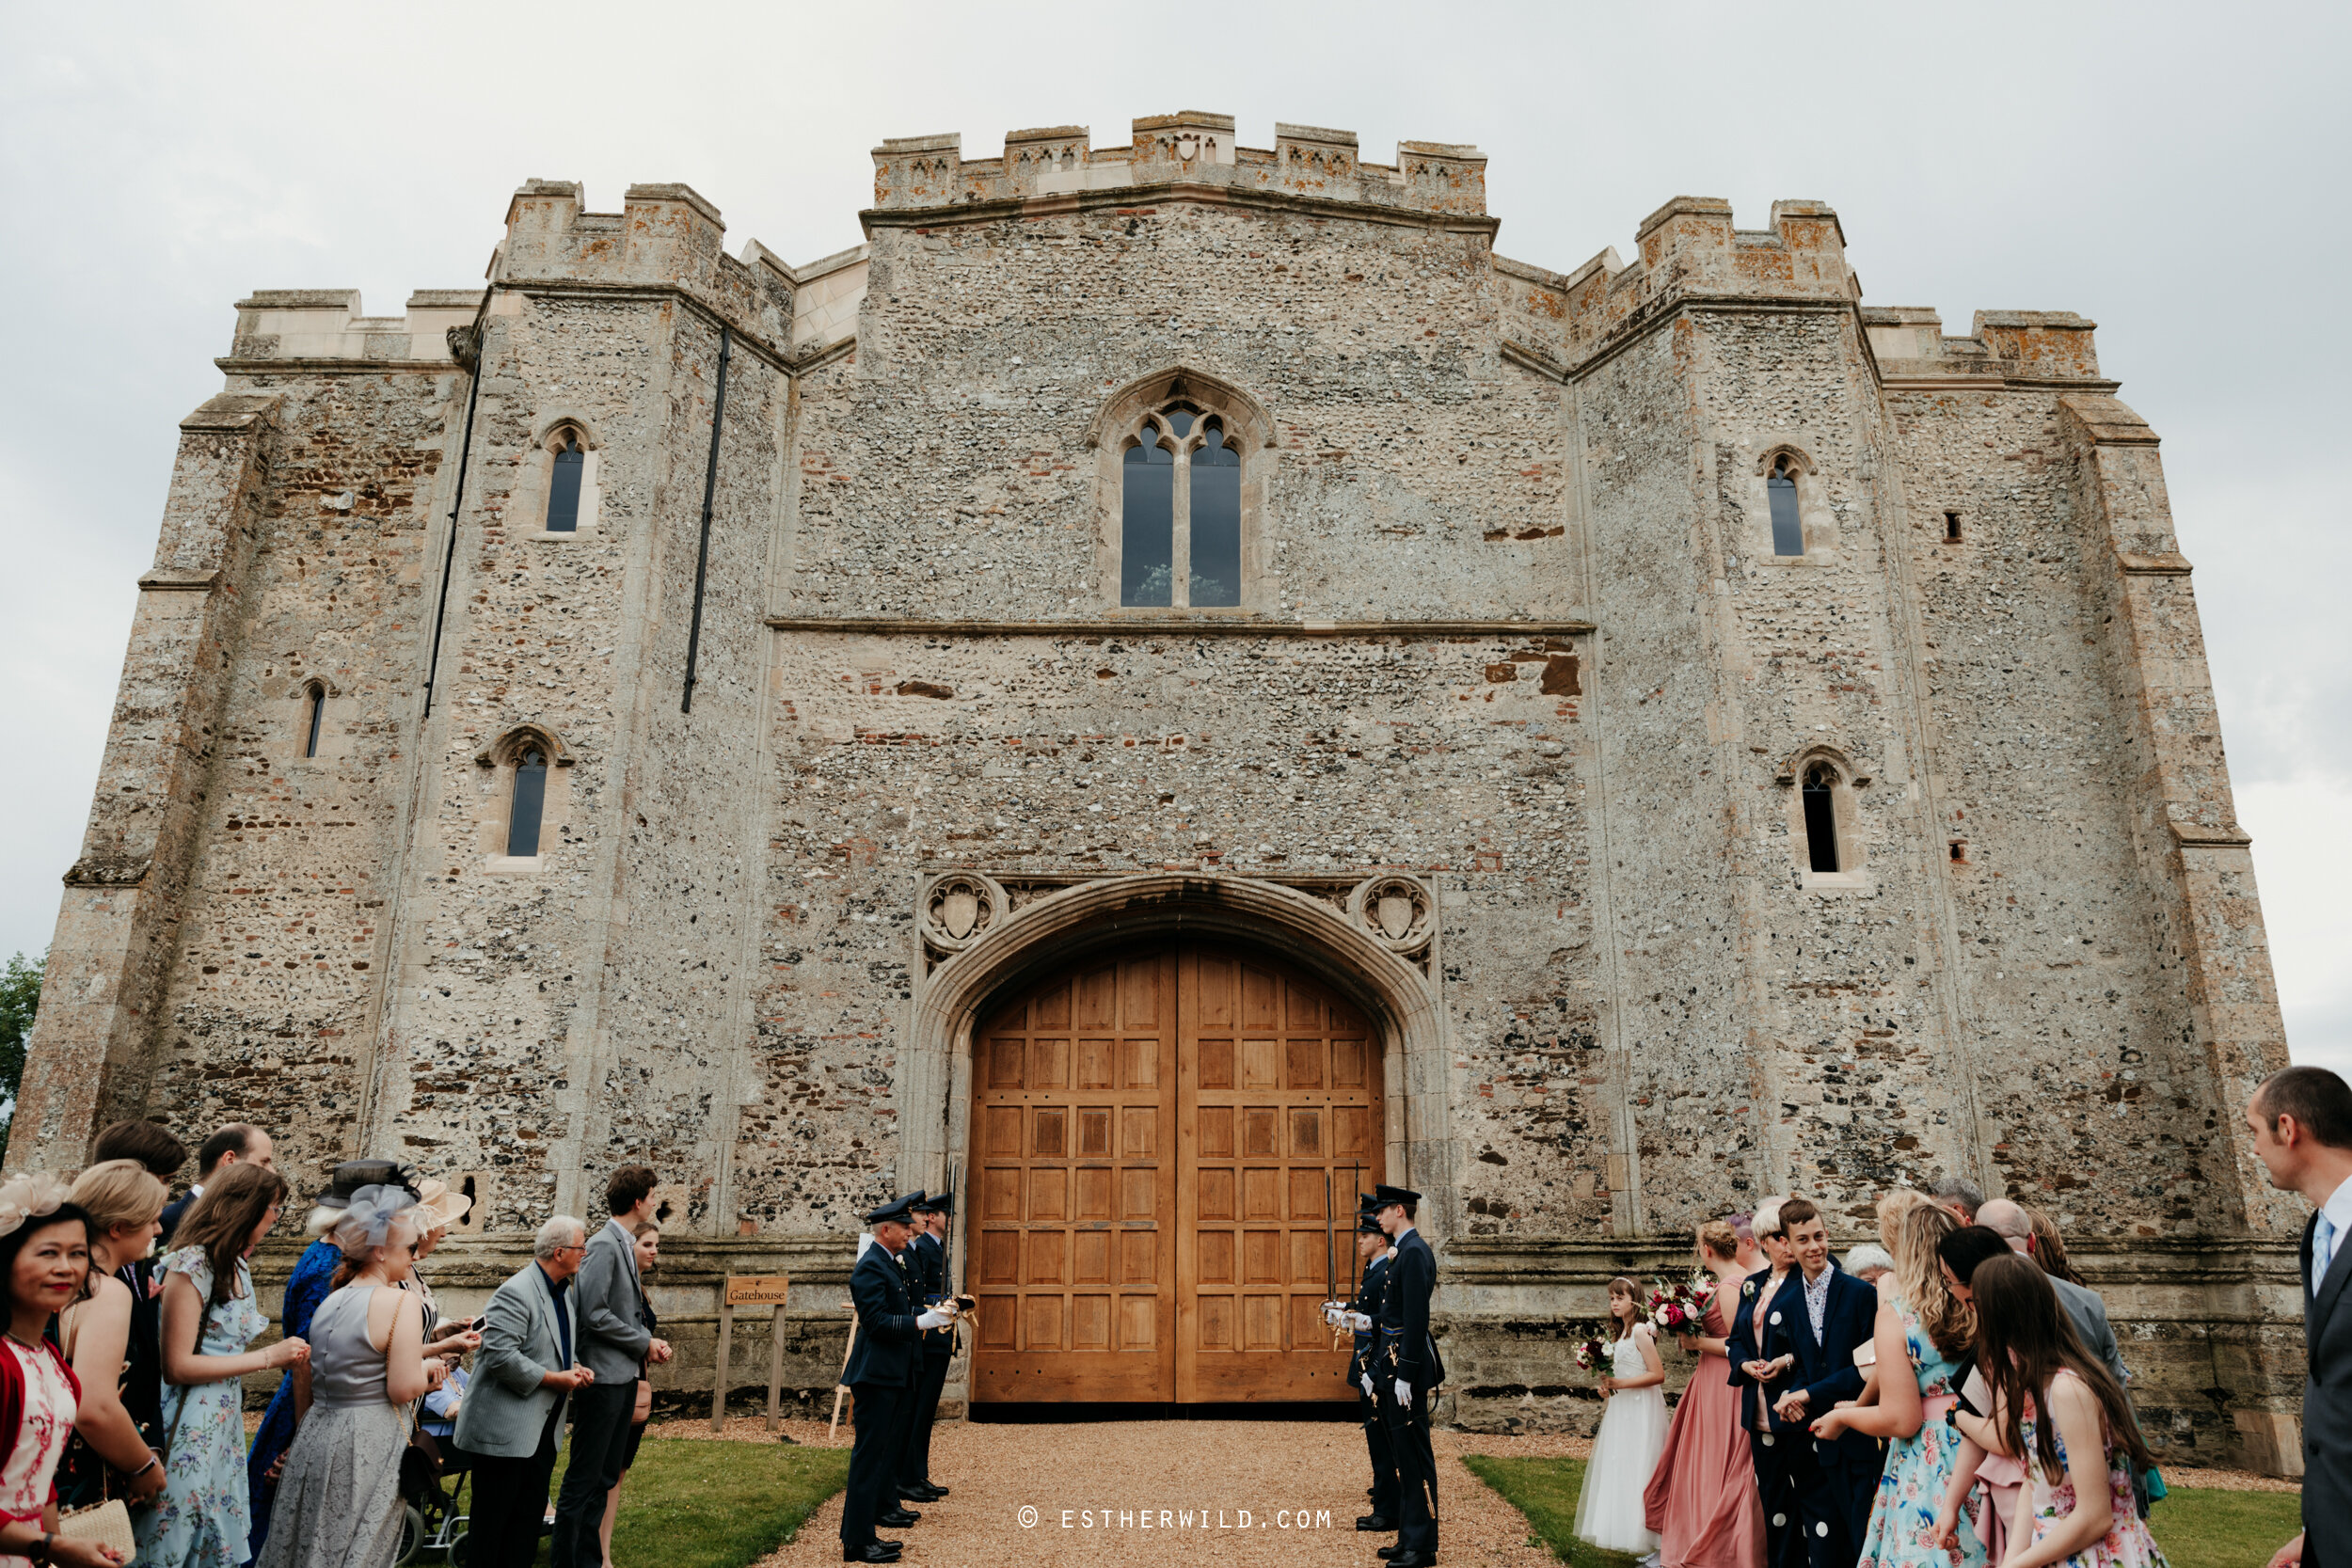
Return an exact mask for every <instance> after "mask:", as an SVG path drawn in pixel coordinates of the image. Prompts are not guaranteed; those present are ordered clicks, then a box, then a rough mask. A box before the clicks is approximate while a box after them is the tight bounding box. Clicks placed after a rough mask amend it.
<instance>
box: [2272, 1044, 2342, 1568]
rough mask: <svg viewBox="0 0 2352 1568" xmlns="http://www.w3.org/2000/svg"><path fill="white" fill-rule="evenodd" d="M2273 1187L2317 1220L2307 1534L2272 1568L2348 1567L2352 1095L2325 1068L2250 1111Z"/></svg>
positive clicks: (2308, 1320)
mask: <svg viewBox="0 0 2352 1568" xmlns="http://www.w3.org/2000/svg"><path fill="white" fill-rule="evenodd" d="M2246 1125H2247V1127H2248V1129H2249V1131H2251V1132H2252V1133H2253V1134H2254V1154H2255V1157H2256V1158H2258V1159H2260V1160H2261V1161H2262V1163H2263V1165H2264V1168H2265V1169H2266V1170H2268V1171H2269V1173H2270V1184H2271V1185H2272V1186H2274V1187H2280V1188H2283V1189H2284V1190H2286V1191H2287V1192H2291V1193H2300V1194H2302V1195H2303V1197H2304V1200H2305V1201H2306V1202H2308V1203H2310V1204H2311V1206H2312V1209H2313V1210H2314V1211H2316V1212H2314V1213H2313V1214H2312V1217H2311V1221H2310V1223H2309V1224H2307V1225H2305V1226H2304V1227H2303V1244H2302V1248H2301V1259H2302V1265H2303V1267H2302V1274H2303V1349H2304V1354H2305V1356H2306V1358H2307V1363H2308V1364H2307V1366H2306V1368H2305V1370H2304V1381H2303V1532H2302V1533H2301V1534H2300V1535H2297V1536H2296V1538H2295V1539H2294V1540H2292V1541H2290V1542H2288V1543H2287V1544H2285V1545H2283V1546H2281V1547H2280V1548H2279V1550H2278V1552H2277V1554H2276V1555H2274V1556H2273V1557H2272V1558H2271V1560H2270V1568H2290V1565H2291V1564H2295V1563H2301V1564H2302V1565H2303V1568H2321V1565H2322V1564H2326V1565H2327V1568H2334V1565H2335V1564H2338V1563H2352V1534H2348V1533H2347V1532H2352V1307H2347V1306H2346V1305H2345V1303H2344V1291H2345V1285H2346V1283H2347V1281H2352V1261H2347V1259H2352V1086H2347V1085H2345V1084H2344V1080H2343V1079H2342V1078H2339V1077H2338V1076H2336V1075H2335V1074H2334V1073H2332V1072H2329V1071H2328V1069H2326V1068H2316V1067H2291V1068H2288V1069H2286V1070H2285V1071H2283V1072H2274V1073H2272V1074H2271V1075H2270V1076H2269V1077H2268V1078H2265V1080H2263V1085H2262V1087H2261V1088H2258V1089H2256V1090H2255V1091H2254V1098H2253V1100H2252V1101H2250V1102H2249V1104H2248V1105H2247V1107H2246Z"/></svg>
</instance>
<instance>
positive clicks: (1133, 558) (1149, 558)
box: [1119, 416, 1191, 605]
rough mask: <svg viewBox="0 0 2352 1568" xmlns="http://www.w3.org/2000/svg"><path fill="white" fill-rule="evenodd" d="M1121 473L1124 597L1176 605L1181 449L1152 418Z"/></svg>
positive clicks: (1121, 584) (1134, 601)
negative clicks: (1172, 446)
mask: <svg viewBox="0 0 2352 1568" xmlns="http://www.w3.org/2000/svg"><path fill="white" fill-rule="evenodd" d="M1179 417H1180V418H1183V416H1179ZM1185 422H1186V425H1187V426H1189V424H1190V422H1191V421H1190V420H1189V419H1186V420H1185ZM1120 482H1121V483H1120V501H1119V505H1120V533H1119V602H1120V604H1122V605H1169V604H1173V603H1175V595H1174V587H1175V570H1176V454H1175V453H1174V452H1172V451H1169V450H1168V448H1167V447H1165V446H1162V445H1161V444H1160V432H1159V427H1158V426H1157V425H1156V424H1154V423H1153V422H1152V420H1145V421H1144V423H1143V429H1142V430H1141V432H1139V433H1138V435H1137V436H1136V444H1135V445H1134V446H1132V447H1129V448H1128V449H1127V457H1126V461H1125V464H1124V465H1123V471H1122V472H1121V474H1120Z"/></svg>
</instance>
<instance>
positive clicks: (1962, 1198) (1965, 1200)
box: [1928, 1176, 1984, 1225]
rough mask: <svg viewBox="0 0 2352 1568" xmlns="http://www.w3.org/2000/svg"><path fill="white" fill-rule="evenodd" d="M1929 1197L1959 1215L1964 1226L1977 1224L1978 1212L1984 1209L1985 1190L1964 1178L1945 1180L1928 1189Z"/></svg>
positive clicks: (1948, 1177) (1952, 1177)
mask: <svg viewBox="0 0 2352 1568" xmlns="http://www.w3.org/2000/svg"><path fill="white" fill-rule="evenodd" d="M1928 1196H1930V1197H1931V1198H1933V1199H1934V1200H1935V1201H1936V1203H1937V1205H1938V1206H1940V1207H1942V1208H1946V1209H1949V1210H1950V1211H1951V1212H1953V1213H1955V1214H1958V1215H1959V1216H1960V1223H1961V1224H1963V1225H1974V1224H1976V1223H1977V1211H1978V1210H1979V1209H1982V1208H1983V1207H1984V1189H1982V1188H1981V1187H1979V1186H1978V1185H1977V1184H1976V1183H1975V1182H1974V1181H1971V1180H1968V1179H1967V1178H1966V1177H1964V1176H1947V1177H1946V1178H1944V1180H1941V1181H1938V1182H1937V1183H1936V1184H1935V1185H1934V1186H1932V1187H1930V1188H1929V1189H1928Z"/></svg>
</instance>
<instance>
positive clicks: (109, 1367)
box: [57, 1160, 171, 1509]
mask: <svg viewBox="0 0 2352 1568" xmlns="http://www.w3.org/2000/svg"><path fill="white" fill-rule="evenodd" d="M170 1197H171V1194H170V1192H169V1190H168V1189H167V1188H166V1187H165V1186H164V1184H163V1183H162V1182H161V1181H158V1180H155V1179H154V1178H153V1177H152V1176H151V1175H149V1174H148V1171H147V1167H146V1166H145V1165H142V1164H139V1163H138V1162H137V1161H136V1160H108V1161H105V1162H104V1163H103V1164H95V1165H92V1166H90V1168H89V1169H87V1170H86V1171H84V1172H83V1173H82V1175H81V1177H80V1179H79V1180H76V1181H75V1182H74V1183H73V1196H72V1201H73V1202H75V1203H77V1204H79V1205H80V1206H81V1208H82V1211H83V1212H85V1213H87V1215H89V1281H90V1283H89V1291H90V1293H89V1298H88V1299H87V1300H86V1301H81V1302H77V1303H75V1304H74V1305H73V1306H72V1307H68V1308H67V1309H66V1312H65V1315H64V1316H63V1317H62V1318H60V1319H59V1320H58V1323H57V1328H58V1336H57V1337H58V1342H59V1343H60V1344H61V1345H62V1346H63V1347H64V1350H65V1354H66V1359H67V1360H69V1361H71V1362H72V1364H73V1375H74V1376H75V1377H76V1378H78V1379H79V1380H80V1381H81V1385H82V1404H81V1409H80V1411H79V1412H78V1413H77V1414H76V1415H75V1416H74V1418H73V1440H72V1442H71V1443H69V1444H67V1445H66V1450H65V1462H64V1464H63V1465H60V1466H59V1467H58V1470H57V1504H58V1506H59V1507H60V1508H68V1509H74V1508H88V1507H90V1506H92V1505H94V1504H96V1503H100V1502H103V1501H104V1500H105V1499H106V1497H108V1496H109V1495H112V1496H115V1497H120V1498H122V1500H123V1501H125V1502H127V1503H129V1504H130V1505H131V1506H132V1507H134V1508H136V1507H138V1506H139V1505H141V1504H142V1503H145V1502H146V1501H147V1500H148V1499H149V1498H150V1497H153V1496H154V1495H155V1494H156V1493H158V1492H160V1491H162V1490H163V1489H164V1465H163V1461H162V1459H161V1458H159V1457H158V1453H157V1450H159V1449H161V1448H162V1447H163V1442H164V1433H163V1422H162V1420H161V1418H160V1409H159V1405H158V1401H159V1399H160V1396H161V1386H160V1382H159V1379H160V1374H161V1370H162V1369H161V1367H160V1365H159V1364H158V1362H157V1359H156V1355H155V1351H154V1347H153V1346H151V1345H150V1346H145V1347H142V1348H143V1349H144V1350H145V1351H146V1354H144V1355H141V1356H139V1357H138V1358H137V1361H136V1362H134V1361H133V1359H132V1357H131V1355H130V1354H129V1353H130V1351H131V1349H132V1346H133V1338H132V1333H131V1311H132V1307H133V1306H134V1305H135V1302H134V1299H133V1297H132V1294H131V1287H130V1286H128V1285H126V1284H124V1283H123V1282H122V1280H121V1279H120V1278H119V1277H117V1275H116V1273H115V1271H116V1270H118V1269H119V1268H121V1267H122V1265H124V1264H125V1263H128V1262H131V1261H133V1260H135V1259H139V1258H144V1257H145V1256H147V1248H148V1244H149V1243H151V1242H152V1241H154V1239H155V1238H156V1236H157V1235H159V1234H160V1233H161V1232H162V1230H163V1228H164V1227H163V1217H162V1216H163V1212H164V1205H165V1203H167V1201H169V1200H170ZM142 1378H143V1379H144V1381H145V1387H144V1390H143V1392H144V1395H145V1397H144V1398H143V1399H142V1398H140V1397H139V1394H138V1393H137V1392H135V1391H134V1390H133V1388H132V1385H133V1384H134V1383H135V1382H137V1381H139V1380H141V1379H142ZM133 1406H143V1407H144V1408H145V1409H146V1410H147V1412H148V1417H149V1418H148V1419H147V1421H145V1422H144V1423H142V1422H141V1421H140V1420H138V1419H137V1418H135V1417H134V1416H133V1415H132V1409H131V1407H133ZM110 1470H111V1471H112V1472H113V1473H114V1474H113V1478H112V1480H111V1481H110V1480H109V1479H108V1476H107V1472H108V1471H110Z"/></svg>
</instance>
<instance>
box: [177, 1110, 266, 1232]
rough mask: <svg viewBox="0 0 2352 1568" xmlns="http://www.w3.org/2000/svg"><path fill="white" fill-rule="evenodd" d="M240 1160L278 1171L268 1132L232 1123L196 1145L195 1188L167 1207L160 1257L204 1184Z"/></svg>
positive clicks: (202, 1194) (191, 1188)
mask: <svg viewBox="0 0 2352 1568" xmlns="http://www.w3.org/2000/svg"><path fill="white" fill-rule="evenodd" d="M240 1160H242V1161H244V1162H245V1163H246V1164H253V1165H259V1166H261V1167H262V1169H263V1170H276V1169H277V1168H278V1149H277V1146H276V1145H274V1144H272V1143H271V1142H270V1136H269V1134H268V1133H267V1132H262V1130H261V1129H260V1128H258V1127H248V1126H246V1124H245V1123H244V1122H241V1121H232V1122H230V1124H229V1125H228V1126H226V1127H224V1128H222V1129H221V1130H220V1131H219V1132H215V1133H214V1134H213V1135H212V1136H211V1137H209V1138H207V1139H205V1140H204V1141H203V1142H202V1143H201V1144H199V1145H198V1146H197V1150H196V1185H194V1186H192V1187H190V1188H189V1189H188V1190H187V1191H186V1192H185V1193H183V1194H182V1195H181V1196H178V1197H176V1198H174V1199H172V1200H171V1201H170V1202H169V1203H167V1204H165V1205H164V1233H163V1235H162V1237H161V1238H160V1239H159V1240H158V1241H157V1242H156V1246H155V1250H156V1251H157V1253H158V1254H160V1253H161V1252H162V1251H163V1250H164V1249H165V1248H166V1247H168V1246H170V1245H171V1237H172V1233H173V1232H174V1231H176V1230H178V1229H179V1228H180V1220H181V1216H183V1215H184V1214H185V1213H186V1212H188V1208H189V1206H190V1205H191V1204H193V1203H195V1202H196V1200H197V1199H198V1198H199V1197H202V1196H204V1183H205V1182H207V1181H210V1180H212V1179H213V1178H214V1177H215V1176H217V1175H219V1174H220V1173H221V1172H222V1171H225V1170H227V1169H228V1168H229V1167H230V1165H233V1164H236V1163H237V1162H238V1161H240Z"/></svg>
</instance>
